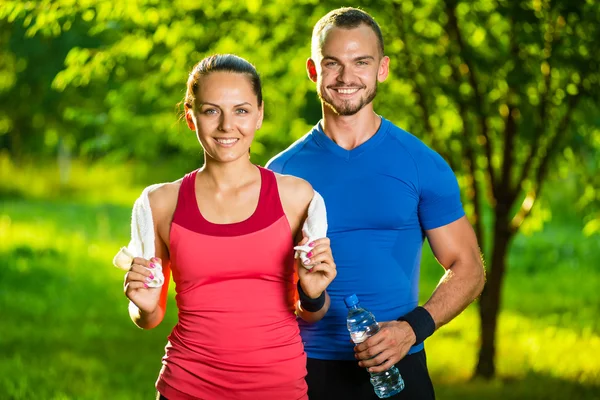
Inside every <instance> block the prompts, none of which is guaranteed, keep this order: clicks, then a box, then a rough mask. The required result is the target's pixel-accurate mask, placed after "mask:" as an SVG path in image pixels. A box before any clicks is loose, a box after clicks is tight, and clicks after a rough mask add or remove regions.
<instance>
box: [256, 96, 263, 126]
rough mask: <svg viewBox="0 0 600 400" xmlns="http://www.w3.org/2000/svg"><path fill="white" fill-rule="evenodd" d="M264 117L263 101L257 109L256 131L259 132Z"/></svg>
mask: <svg viewBox="0 0 600 400" xmlns="http://www.w3.org/2000/svg"><path fill="white" fill-rule="evenodd" d="M264 117H265V102H264V101H263V102H262V103H261V104H260V107H258V121H256V130H259V129H260V127H261V126H262V123H263V119H264Z"/></svg>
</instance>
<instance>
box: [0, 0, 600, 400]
mask: <svg viewBox="0 0 600 400" xmlns="http://www.w3.org/2000/svg"><path fill="white" fill-rule="evenodd" d="M347 5H352V6H356V7H360V8H363V9H364V10H366V11H368V12H369V13H371V14H372V15H373V16H374V17H375V18H376V20H377V21H378V22H379V24H380V25H381V27H382V29H383V33H384V38H385V46H386V53H387V55H389V56H390V58H391V74H390V77H389V78H388V80H387V81H386V82H384V83H383V84H380V85H379V89H378V97H377V99H376V100H375V108H376V110H377V111H378V112H379V113H380V114H382V115H384V116H385V117H387V118H388V119H390V120H392V121H393V122H394V123H396V124H397V125H399V126H400V127H403V128H404V129H406V130H408V131H410V132H412V133H413V134H415V135H417V136H418V137H420V138H421V139H422V140H423V141H425V142H426V143H427V144H428V145H430V146H431V147H433V148H434V149H435V150H437V151H438V152H439V153H440V154H442V155H443V156H444V158H445V159H446V160H447V161H448V162H449V163H450V164H451V166H452V167H453V169H454V170H455V172H456V174H457V176H458V179H459V184H460V186H461V190H462V196H463V203H464V205H465V208H466V210H467V213H468V216H469V218H470V220H471V222H472V223H473V226H474V227H475V229H476V232H477V235H478V237H479V241H480V243H481V246H482V252H483V254H484V257H485V260H486V268H487V278H488V281H487V286H486V289H485V291H484V293H483V295H482V296H481V298H480V300H479V301H478V302H477V303H475V304H473V305H472V306H470V307H469V308H468V309H467V310H466V311H465V312H464V313H463V314H461V315H460V316H459V317H458V318H457V319H456V320H454V321H453V322H451V323H450V324H448V325H447V326H445V327H443V328H442V329H440V330H439V331H438V332H437V333H436V334H435V335H434V336H433V337H432V338H430V339H429V340H428V341H427V351H428V362H429V367H430V371H431V374H432V377H433V379H434V382H435V385H436V390H437V394H438V398H440V399H598V398H600V322H599V321H600V318H599V315H600V297H599V295H598V292H599V291H600V262H599V259H600V207H599V206H600V153H599V150H600V102H599V100H600V41H599V40H598V38H600V3H598V2H595V1H593V0H578V1H573V0H553V1H550V0H528V1H520V0H494V1H493V0H474V1H456V0H448V1H442V0H418V1H416V0H413V1H411V0H406V1H390V0H379V1H355V2H353V3H352V4H349V3H347V2H338V1H317V0H294V1H292V0H281V1H267V0H264V1H261V0H245V1H240V0H219V1H217V0H203V1H191V0H186V1H181V0H172V1H171V0H169V1H167V0H125V1H103V0H79V1H77V0H54V1H47V0H40V1H22V0H21V1H8V0H2V1H0V258H1V259H2V261H1V262H0V399H107V398H110V399H150V398H153V395H154V393H155V392H154V388H153V384H154V381H155V380H156V377H157V374H158V371H159V369H160V366H161V364H160V358H161V356H162V354H163V352H164V345H165V343H166V336H167V335H168V333H169V332H170V330H171V328H172V326H173V325H174V324H175V322H176V318H177V315H176V311H175V307H174V303H173V301H172V299H171V302H170V304H169V307H170V308H169V309H168V311H167V318H166V320H165V321H164V322H163V324H162V325H161V326H159V327H158V328H156V329H154V330H151V331H142V330H140V329H137V328H136V327H135V326H134V325H133V324H132V323H131V321H130V320H129V317H128V315H127V301H126V299H125V297H124V296H123V293H122V279H123V273H122V272H121V271H119V270H117V269H116V268H113V267H112V266H111V260H112V257H113V255H114V254H115V252H116V251H117V250H118V249H119V247H121V246H123V245H126V244H127V242H128V240H129V218H130V210H131V206H132V204H133V201H134V200H135V198H137V196H138V195H139V194H140V192H141V190H142V188H143V187H145V186H146V185H148V184H151V183H156V182H163V181H171V180H175V179H178V178H179V177H181V176H182V175H184V174H185V173H186V172H188V171H190V170H192V169H195V168H197V167H199V166H200V165H201V164H202V154H201V149H200V146H199V144H198V143H197V141H196V138H195V135H194V133H193V132H191V131H189V130H188V129H187V127H186V126H185V124H184V123H183V122H182V121H181V120H180V113H181V109H180V108H179V107H178V105H177V104H178V102H179V101H180V100H181V99H182V97H183V95H184V92H185V82H186V79H187V75H188V73H189V71H190V70H191V68H192V66H193V65H194V64H195V63H196V62H198V61H199V60H200V59H202V58H203V57H205V56H207V55H209V54H212V53H215V52H220V53H225V52H231V53H235V54H238V55H240V56H242V57H245V58H247V59H248V60H250V61H251V62H253V63H254V64H255V65H256V66H257V68H258V70H259V72H260V73H261V76H262V78H263V82H264V97H265V105H266V119H265V123H264V125H263V128H262V129H261V130H260V131H258V133H257V137H256V140H255V143H254V145H253V146H252V160H253V161H254V162H255V163H257V164H260V165H264V163H265V162H266V161H267V160H268V159H269V158H271V157H272V156H273V155H275V154H277V153H278V152H279V151H281V150H283V149H284V148H286V147H287V146H288V145H289V144H290V143H291V142H292V141H294V140H295V139H297V138H299V137H300V136H302V135H303V134H305V133H306V132H307V131H308V130H309V129H310V128H311V127H312V126H313V125H314V124H315V123H317V121H318V120H319V118H320V113H321V109H320V104H319V101H318V98H317V96H316V92H315V88H314V84H313V83H312V82H310V81H309V80H308V79H307V76H306V73H305V61H306V59H307V57H309V54H310V36H311V30H312V26H313V25H314V23H315V22H316V21H317V20H318V19H319V18H320V17H321V16H322V15H324V14H325V13H326V12H328V11H329V10H331V9H333V8H337V7H340V6H347ZM425 247H426V251H425V255H424V259H423V266H422V277H423V279H422V285H421V298H422V300H423V301H425V300H426V299H427V298H428V297H429V295H430V294H431V292H432V290H433V288H434V287H435V285H436V284H437V281H438V280H439V278H440V277H441V275H442V272H443V270H442V269H441V268H440V267H439V265H437V264H436V261H435V260H434V259H433V257H432V256H431V253H430V251H429V248H428V246H427V245H426V246H425Z"/></svg>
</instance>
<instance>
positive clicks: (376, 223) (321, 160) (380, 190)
mask: <svg viewBox="0 0 600 400" xmlns="http://www.w3.org/2000/svg"><path fill="white" fill-rule="evenodd" d="M267 167H268V168H269V169H271V170H273V171H275V172H278V173H281V174H287V175H294V176H298V177H301V178H303V179H305V180H307V181H308V182H310V183H311V184H312V186H313V188H314V189H315V190H316V191H318V192H319V193H320V194H321V195H322V196H323V198H324V199H325V204H326V206H327V221H328V225H329V229H328V233H327V236H328V237H329V238H330V239H331V248H332V252H333V257H334V260H335V263H336V265H337V271H338V274H337V276H336V278H335V279H334V280H333V282H332V283H331V284H330V285H329V287H328V288H327V292H328V293H329V296H330V297H331V307H330V308H329V311H328V312H327V314H326V315H325V317H324V318H323V319H322V320H321V321H319V322H317V323H315V324H310V323H306V322H304V321H303V320H300V319H299V324H300V329H301V334H302V340H303V342H304V346H305V350H306V353H307V355H308V357H311V358H318V359H326V360H354V359H355V358H354V351H353V347H354V346H353V344H352V343H351V342H350V335H349V334H348V330H347V329H346V314H347V309H346V306H345V305H344V298H345V297H346V296H348V295H351V294H353V293H356V295H357V296H358V299H359V301H360V303H361V304H362V305H363V306H364V307H365V308H367V309H369V310H370V311H371V312H372V313H373V314H374V315H375V318H376V319H377V320H378V321H380V322H383V321H393V320H396V319H397V318H398V317H400V316H402V315H404V314H406V313H407V312H409V311H411V310H412V309H413V308H415V307H416V306H417V305H418V294H419V270H420V261H421V249H422V246H423V241H424V238H425V233H424V230H428V229H434V228H438V227H440V226H443V225H446V224H449V223H451V222H453V221H456V220H457V219H459V218H460V217H462V216H463V215H464V211H463V207H462V204H461V201H460V193H459V188H458V184H457V181H456V177H455V176H454V173H453V172H452V170H451V169H450V167H449V166H448V164H447V163H446V161H444V159H443V158H442V157H441V156H440V155H438V154H437V153H436V152H435V151H433V150H431V149H430V148H429V147H427V146H426V145H425V144H424V143H423V142H421V141H420V140H419V139H417V138H416V137H415V136H413V135H411V134H410V133H408V132H406V131H404V130H402V129H400V128H398V127H396V126H395V125H393V124H392V123H391V122H390V121H388V120H386V119H384V118H382V119H381V126H380V127H379V130H378V131H377V132H376V134H375V135H373V136H372V137H371V138H370V139H369V140H368V141H366V142H365V143H363V144H361V145H360V146H358V147H356V148H355V149H352V150H346V149H344V148H342V147H340V146H338V145H337V144H336V143H335V142H333V141H332V140H331V139H330V138H329V137H327V136H326V135H325V133H324V132H323V130H322V127H321V122H319V123H318V124H317V125H316V126H315V127H314V128H313V129H312V131H310V132H309V133H308V134H306V135H305V136H303V137H302V138H301V139H299V140H298V141H296V142H295V143H294V144H292V145H291V146H290V147H289V148H288V149H287V150H285V151H283V152H282V153H280V154H279V155H277V156H275V157H274V158H273V159H272V160H271V161H269V163H268V164H267ZM422 348H423V344H420V345H417V346H414V347H413V348H412V349H411V351H410V353H414V352H416V351H419V350H421V349H422Z"/></svg>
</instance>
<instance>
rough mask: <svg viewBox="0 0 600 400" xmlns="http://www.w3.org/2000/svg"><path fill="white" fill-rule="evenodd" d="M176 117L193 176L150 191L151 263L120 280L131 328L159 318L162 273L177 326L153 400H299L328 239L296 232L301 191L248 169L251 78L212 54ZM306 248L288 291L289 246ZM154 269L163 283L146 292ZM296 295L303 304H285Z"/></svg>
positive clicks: (306, 199) (322, 305)
mask: <svg viewBox="0 0 600 400" xmlns="http://www.w3.org/2000/svg"><path fill="white" fill-rule="evenodd" d="M184 108H185V119H186V121H187V124H188V126H189V128H190V129H191V130H194V131H195V132H196V135H197V137H198V140H199V142H200V144H201V145H202V147H203V149H204V165H203V166H202V168H200V169H198V170H196V171H193V172H191V173H189V174H187V175H186V176H185V177H183V178H182V179H180V180H178V181H176V182H173V183H167V184H164V185H162V186H160V187H158V188H156V189H154V190H152V191H151V192H150V193H149V196H148V197H149V202H150V208H151V210H152V220H153V222H154V236H155V254H156V256H155V258H153V259H151V260H146V259H143V258H135V259H134V260H133V263H132V267H131V269H130V271H129V272H128V273H127V275H126V278H125V294H126V295H127V297H128V298H129V299H130V300H131V304H132V306H131V307H130V314H131V318H132V320H133V321H134V322H135V323H136V324H137V325H138V326H139V327H141V328H145V329H150V328H153V327H155V326H157V325H158V324H159V323H160V322H161V321H162V319H163V317H164V313H165V305H166V298H167V290H168V282H169V275H170V272H171V271H172V273H173V279H174V281H175V285H176V286H175V288H176V292H177V296H176V301H177V306H178V309H179V321H178V323H177V325H176V326H175V327H174V329H173V331H172V333H171V335H170V336H169V342H168V344H167V346H166V354H165V356H164V358H163V368H162V369H161V371H160V375H159V377H158V381H157V383H156V387H157V389H158V391H159V393H160V398H161V399H168V400H178V399H220V400H222V399H278V400H279V399H306V398H307V396H306V391H307V389H306V383H305V381H304V376H305V375H306V357H305V354H304V349H303V345H302V341H301V338H300V335H299V329H298V325H297V322H296V314H298V315H299V316H300V317H301V318H303V319H305V320H307V321H313V322H314V321H318V320H319V319H320V318H321V317H322V316H323V315H324V314H325V313H326V312H327V309H328V308H329V296H328V295H327V294H326V292H325V289H326V287H327V286H328V285H329V283H330V282H331V281H332V280H333V278H334V277H335V275H336V270H335V264H334V262H333V259H332V255H331V249H330V247H329V240H328V239H327V238H322V239H318V240H315V241H313V242H312V243H306V242H307V239H306V238H303V237H302V232H301V227H302V224H303V222H304V220H305V219H306V217H307V210H308V206H309V204H310V203H311V200H312V199H313V196H316V194H315V192H314V191H313V189H312V187H311V186H310V185H309V184H308V183H307V182H305V181H303V180H301V179H299V178H295V177H292V176H285V175H276V174H274V173H273V172H271V171H268V170H266V169H263V168H260V167H258V166H256V165H254V164H252V163H251V162H250V159H249V157H248V152H249V148H250V144H251V143H252V139H253V137H254V134H255V132H256V130H257V129H259V128H260V126H261V123H262V120H263V115H264V107H263V101H262V92H261V83H260V78H259V76H258V74H257V72H256V70H255V68H254V67H253V66H252V65H251V64H250V63H248V62H247V61H246V60H243V59H241V58H239V57H236V56H233V55H215V56H211V57H208V58H206V59H204V60H202V61H201V62H200V63H198V64H197V65H196V66H195V67H194V69H193V70H192V72H191V73H190V76H189V79H188V83H187V93H186V97H185V100H184ZM296 242H300V244H302V245H304V244H308V245H309V246H311V247H312V250H311V251H310V252H309V253H308V254H307V256H308V257H309V258H310V259H309V260H308V261H307V263H308V265H307V267H308V268H310V267H312V268H311V269H310V270H309V269H308V268H298V269H297V273H298V279H299V281H298V285H297V286H295V285H294V259H293V258H294V257H293V255H294V253H293V246H294V243H296ZM156 263H159V264H162V266H163V272H164V275H165V283H164V284H163V285H162V287H161V288H152V287H149V285H148V283H149V282H151V281H152V279H153V278H154V275H153V274H152V272H151V271H152V269H153V267H155V266H156ZM296 287H297V288H298V291H299V295H300V302H297V303H296V304H294V303H295V302H294V296H295V294H296Z"/></svg>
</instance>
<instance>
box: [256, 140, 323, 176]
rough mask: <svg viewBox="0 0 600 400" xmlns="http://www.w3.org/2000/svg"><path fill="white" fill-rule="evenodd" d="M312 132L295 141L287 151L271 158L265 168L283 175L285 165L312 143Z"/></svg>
mask: <svg viewBox="0 0 600 400" xmlns="http://www.w3.org/2000/svg"><path fill="white" fill-rule="evenodd" d="M312 140H313V139H312V130H311V131H309V132H308V133H306V134H305V135H304V136H302V137H301V138H300V139H298V140H296V141H295V142H294V143H292V144H291V145H290V146H289V147H288V148H287V149H285V150H283V151H282V152H280V153H279V154H277V155H275V156H274V157H273V158H271V159H270V160H269V161H268V162H267V164H266V165H265V168H268V169H270V170H271V171H274V172H278V173H281V174H283V173H285V171H284V169H285V165H286V164H287V163H288V162H289V161H290V160H291V159H292V158H294V156H296V155H298V154H299V153H300V152H302V150H303V149H304V148H305V147H306V145H307V144H308V143H310V142H311V141H312Z"/></svg>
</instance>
